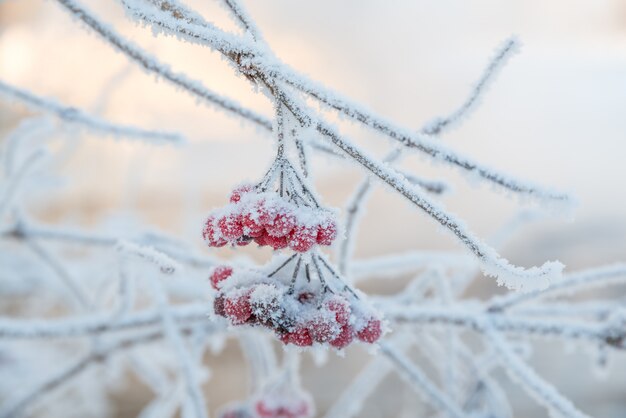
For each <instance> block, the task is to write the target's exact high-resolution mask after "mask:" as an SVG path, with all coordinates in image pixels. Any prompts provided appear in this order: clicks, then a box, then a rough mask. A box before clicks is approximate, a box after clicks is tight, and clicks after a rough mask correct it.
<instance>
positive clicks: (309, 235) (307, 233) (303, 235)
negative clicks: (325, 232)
mask: <svg viewBox="0 0 626 418" xmlns="http://www.w3.org/2000/svg"><path fill="white" fill-rule="evenodd" d="M316 239H317V230H316V229H315V228H311V227H308V226H304V225H298V226H296V227H295V228H294V230H293V233H292V234H291V235H290V236H289V248H291V249H292V250H294V251H297V252H300V253H304V252H307V251H309V250H310V249H311V247H313V245H315V240H316Z"/></svg>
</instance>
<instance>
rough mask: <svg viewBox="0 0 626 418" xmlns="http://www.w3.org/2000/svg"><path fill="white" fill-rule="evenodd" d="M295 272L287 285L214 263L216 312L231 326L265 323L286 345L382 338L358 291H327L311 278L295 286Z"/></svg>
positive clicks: (377, 319) (342, 344) (377, 320)
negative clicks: (311, 280)
mask: <svg viewBox="0 0 626 418" xmlns="http://www.w3.org/2000/svg"><path fill="white" fill-rule="evenodd" d="M297 273H298V272H297V271H296V273H295V274H294V276H293V278H292V280H291V284H287V283H285V282H283V281H282V280H280V278H277V277H269V276H268V275H267V274H264V273H261V272H256V271H250V270H244V271H240V272H237V273H233V269H232V268H231V267H227V266H219V267H216V268H215V269H214V270H213V272H212V274H211V277H210V281H211V285H212V286H213V287H214V288H215V289H216V290H218V291H219V293H218V295H217V296H216V298H215V300H214V311H215V314H216V315H219V316H222V317H224V318H227V319H228V320H229V322H230V323H231V324H232V325H244V324H246V325H254V326H263V327H267V328H269V329H272V330H273V331H274V332H275V333H276V335H277V336H278V338H279V339H280V340H281V341H282V342H283V343H284V344H293V345H296V346H300V347H307V346H312V345H313V344H320V345H327V346H331V347H334V348H336V349H342V348H344V347H346V346H347V345H349V344H350V343H351V342H352V341H353V340H354V339H358V340H360V341H362V342H366V343H374V342H376V341H377V340H378V339H379V338H380V336H381V335H382V331H383V327H382V322H381V319H380V317H379V316H378V314H377V313H375V312H374V311H373V310H372V309H371V308H369V307H368V306H366V304H364V303H362V302H361V301H360V300H359V299H357V298H356V297H355V296H354V294H352V293H350V292H348V291H345V290H342V291H332V292H331V291H326V290H324V289H325V288H324V287H320V286H315V285H316V284H318V283H312V282H310V281H307V282H306V283H304V285H301V286H296V280H295V278H297Z"/></svg>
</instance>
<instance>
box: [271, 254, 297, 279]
mask: <svg viewBox="0 0 626 418" xmlns="http://www.w3.org/2000/svg"><path fill="white" fill-rule="evenodd" d="M297 255H298V254H294V255H292V256H291V257H289V258H288V259H286V260H285V262H284V263H283V264H281V265H280V266H278V268H277V269H276V270H274V271H273V272H271V273H270V274H268V275H267V277H272V276H273V275H275V274H276V273H278V272H279V271H280V270H282V268H283V267H285V266H286V265H287V264H289V262H290V261H291V260H293V259H294V258H296V256H297Z"/></svg>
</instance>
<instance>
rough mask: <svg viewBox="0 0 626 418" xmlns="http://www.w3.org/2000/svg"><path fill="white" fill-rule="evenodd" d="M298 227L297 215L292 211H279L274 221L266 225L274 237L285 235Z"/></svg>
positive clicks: (268, 231)
mask: <svg viewBox="0 0 626 418" xmlns="http://www.w3.org/2000/svg"><path fill="white" fill-rule="evenodd" d="M295 227H296V217H295V216H293V214H291V213H279V214H278V215H276V217H275V218H274V221H273V222H272V223H271V224H269V225H267V226H266V227H265V229H266V231H267V233H268V234H269V235H271V236H273V237H284V236H287V235H289V234H290V233H291V231H293V229H294V228H295Z"/></svg>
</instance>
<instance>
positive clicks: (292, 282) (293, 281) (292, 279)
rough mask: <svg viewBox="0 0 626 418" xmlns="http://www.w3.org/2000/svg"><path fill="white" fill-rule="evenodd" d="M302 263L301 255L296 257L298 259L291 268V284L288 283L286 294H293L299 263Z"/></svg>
mask: <svg viewBox="0 0 626 418" xmlns="http://www.w3.org/2000/svg"><path fill="white" fill-rule="evenodd" d="M301 263H302V256H300V257H298V261H297V262H296V268H295V269H294V270H293V275H292V276H291V284H290V285H289V291H288V292H287V294H288V295H293V292H295V291H296V280H297V279H298V273H299V272H300V264H301Z"/></svg>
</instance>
